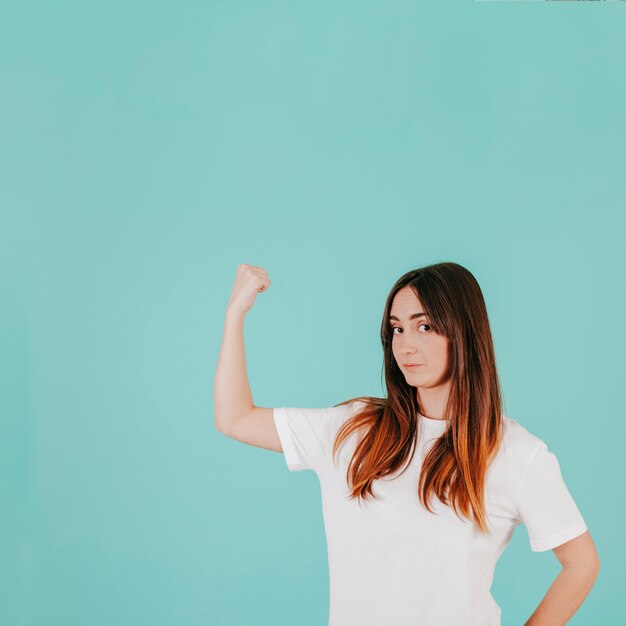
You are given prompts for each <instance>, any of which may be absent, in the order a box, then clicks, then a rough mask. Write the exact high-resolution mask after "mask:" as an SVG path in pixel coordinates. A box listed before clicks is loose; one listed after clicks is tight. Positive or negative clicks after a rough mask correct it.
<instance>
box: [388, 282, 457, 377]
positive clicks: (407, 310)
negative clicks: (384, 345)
mask: <svg viewBox="0 0 626 626" xmlns="http://www.w3.org/2000/svg"><path fill="white" fill-rule="evenodd" d="M389 321H390V325H391V333H392V344H391V345H392V350H393V356H394V358H395V360H396V363H397V364H398V367H399V368H400V370H401V371H402V373H403V374H404V376H405V378H406V382H407V383H408V384H409V385H412V386H413V387H436V386H437V385H440V384H442V383H444V382H446V373H447V370H448V343H449V340H448V338H447V337H444V336H443V335H438V334H436V333H435V331H434V330H432V327H431V325H430V324H429V323H428V317H427V316H426V314H425V313H424V309H423V308H422V305H421V303H420V301H419V299H418V298H417V296H416V295H415V293H414V292H413V290H412V289H411V287H409V286H408V285H407V286H406V287H403V288H402V289H400V290H399V291H398V292H397V293H396V295H395V297H394V299H393V302H392V305H391V313H390V316H389ZM405 363H416V364H417V365H416V366H415V367H407V366H406V365H405Z"/></svg>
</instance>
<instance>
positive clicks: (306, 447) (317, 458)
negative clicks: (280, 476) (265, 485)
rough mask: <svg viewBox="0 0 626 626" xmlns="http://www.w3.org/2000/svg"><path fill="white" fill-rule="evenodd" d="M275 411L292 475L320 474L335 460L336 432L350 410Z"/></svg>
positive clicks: (286, 408)
mask: <svg viewBox="0 0 626 626" xmlns="http://www.w3.org/2000/svg"><path fill="white" fill-rule="evenodd" d="M350 406H352V405H345V404H344V405H340V406H333V407H328V408H320V409H318V408H315V409H303V408H295V407H279V408H275V409H274V423H275V424H276V430H277V431H278V436H279V438H280V443H281V445H282V448H283V452H284V454H285V461H286V463H287V467H288V468H289V471H291V472H294V471H300V470H306V469H308V470H314V471H317V470H318V469H320V468H321V467H322V466H323V465H325V464H326V462H327V461H328V460H329V459H330V458H331V456H332V448H333V444H334V440H335V435H336V433H337V430H338V428H339V426H340V424H341V422H342V421H343V419H344V418H345V417H346V413H347V411H348V409H349V407H350Z"/></svg>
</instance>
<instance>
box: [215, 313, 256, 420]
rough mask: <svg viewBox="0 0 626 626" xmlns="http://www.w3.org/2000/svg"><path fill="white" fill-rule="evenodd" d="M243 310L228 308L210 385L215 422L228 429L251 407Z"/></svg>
mask: <svg viewBox="0 0 626 626" xmlns="http://www.w3.org/2000/svg"><path fill="white" fill-rule="evenodd" d="M244 320H245V313H243V312H239V311H230V310H229V311H227V313H226V318H225V321H224V336H223V338H222V346H221V348H220V354H219V358H218V362H217V371H216V373H215V381H214V387H213V401H214V412H215V424H216V426H217V428H218V430H224V429H227V428H228V426H229V424H231V423H232V421H233V420H236V419H238V418H240V417H241V416H243V415H245V414H246V413H248V412H249V411H250V410H251V409H252V407H253V401H252V392H251V390H250V383H249V381H248V372H247V368H246V354H245V347H244Z"/></svg>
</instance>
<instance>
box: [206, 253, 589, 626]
mask: <svg viewBox="0 0 626 626" xmlns="http://www.w3.org/2000/svg"><path fill="white" fill-rule="evenodd" d="M270 285H271V281H270V280H269V278H268V274H267V272H266V271H265V270H264V269H263V268H260V267H256V266H251V265H241V266H240V267H239V268H238V270H237V276H236V280H235V286H234V289H233V292H232V295H231V298H230V302H229V305H228V309H227V315H226V321H225V330H224V338H223V343H222V347H221V351H220V355H219V360H218V366H217V372H216V377H215V389H214V398H215V417H216V426H217V428H218V430H219V431H220V432H222V433H224V434H226V435H228V436H229V437H232V438H234V439H237V440H238V441H242V442H244V443H248V444H250V445H253V446H257V447H262V448H267V449H269V450H276V451H277V452H284V454H285V460H286V464H287V466H288V468H289V470H291V471H294V470H304V469H308V470H313V471H314V472H316V474H317V475H318V477H319V480H320V486H321V492H322V500H323V514H324V524H325V530H326V539H327V546H328V562H329V575H330V620H329V626H499V625H500V607H499V606H498V605H497V604H496V602H495V601H494V599H493V597H492V596H491V593H490V587H491V583H492V580H493V574H494V568H495V565H496V561H497V560H498V558H499V557H500V555H501V554H502V552H503V550H504V549H505V547H506V545H507V544H508V542H509V541H510V539H511V537H512V535H513V531H514V530H515V527H516V526H517V525H519V524H525V525H526V528H527V530H528V535H529V539H530V548H531V550H533V551H535V552H538V551H544V550H549V549H551V550H553V551H554V554H555V555H556V557H557V558H558V559H559V561H560V562H561V564H562V566H563V567H562V570H561V571H560V573H559V574H558V576H557V577H556V579H555V580H554V582H553V583H552V585H551V586H550V588H549V590H548V592H547V594H546V596H545V597H544V598H543V600H542V601H541V603H540V604H539V606H538V607H537V609H536V610H535V612H534V613H533V614H532V616H531V617H530V618H529V619H528V621H527V622H526V625H527V626H557V625H561V624H565V623H566V622H567V621H568V620H569V619H570V617H571V616H572V615H573V614H574V613H575V612H576V610H577V609H578V608H579V606H580V605H581V603H582V602H583V600H584V599H585V597H586V596H587V594H588V593H589V591H590V590H591V587H592V586H593V584H594V581H595V579H596V577H597V575H598V571H599V559H598V555H597V553H596V550H595V547H594V544H593V541H592V539H591V536H590V535H589V532H588V530H587V526H586V524H585V520H584V519H583V517H582V515H581V513H580V511H579V509H578V508H577V506H576V504H575V502H574V500H573V499H572V496H571V494H570V493H569V491H568V489H567V487H566V485H565V482H564V480H563V477H562V475H561V472H560V467H559V464H558V461H557V458H556V457H555V455H554V454H553V453H552V452H551V451H550V450H549V449H548V447H547V445H546V444H545V443H544V442H543V441H542V440H541V439H539V438H538V437H536V436H535V435H533V434H532V433H530V432H529V431H528V430H527V429H526V428H524V427H523V426H522V425H521V424H519V423H518V422H516V421H515V420H514V419H511V418H509V417H506V416H505V415H503V413H502V404H503V403H502V398H501V393H500V385H499V382H498V375H497V371H496V362H495V355H494V349H493V341H492V336H491V331H490V328H489V321H488V317H487V310H486V307H485V302H484V299H483V295H482V292H481V289H480V287H479V285H478V283H477V282H476V279H475V278H474V276H473V275H472V274H471V273H470V272H469V271H468V270H467V269H466V268H464V267H462V266H461V265H458V264H456V263H438V264H434V265H429V266H427V267H422V268H419V269H416V270H413V271H410V272H408V273H406V274H405V275H404V276H402V277H400V278H399V279H398V281H397V282H396V284H395V285H394V286H393V288H392V289H391V292H390V293H389V296H388V298H387V302H386V305H385V310H384V314H383V319H382V327H381V339H382V345H383V350H384V368H385V381H386V387H387V397H386V398H370V397H365V396H362V397H358V398H353V399H351V400H346V401H344V402H341V403H340V404H337V405H335V406H332V407H328V408H290V407H280V408H274V409H272V408H264V407H257V406H255V405H254V402H253V399H252V395H251V392H250V386H249V383H248V379H247V372H246V364H245V354H244V341H243V323H244V317H245V314H246V313H247V312H248V311H249V310H250V308H251V307H252V305H253V303H254V300H255V298H256V296H257V294H258V293H259V292H261V291H264V290H266V289H267V288H268V287H269V286H270Z"/></svg>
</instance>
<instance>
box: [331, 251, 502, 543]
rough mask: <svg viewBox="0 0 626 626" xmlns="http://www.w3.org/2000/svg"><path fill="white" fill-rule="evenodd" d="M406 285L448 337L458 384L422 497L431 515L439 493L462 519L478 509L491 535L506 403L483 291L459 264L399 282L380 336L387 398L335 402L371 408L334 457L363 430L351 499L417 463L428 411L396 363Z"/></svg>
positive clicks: (347, 429)
mask: <svg viewBox="0 0 626 626" xmlns="http://www.w3.org/2000/svg"><path fill="white" fill-rule="evenodd" d="M407 285H409V286H410V287H411V289H412V290H413V292H414V293H415V295H416V296H417V297H418V299H419V301H420V302H421V304H422V305H423V310H424V312H425V313H426V314H427V316H428V318H429V323H430V325H431V327H432V329H433V331H434V332H436V333H438V334H441V335H443V336H445V337H447V338H448V339H449V342H448V374H449V376H450V378H451V385H450V394H449V397H448V402H447V405H446V415H445V416H446V417H447V418H448V419H449V420H450V425H449V427H448V428H447V429H446V430H445V432H444V433H443V434H442V435H441V436H440V437H439V438H438V439H437V440H436V441H435V443H434V444H433V445H432V447H431V448H430V450H429V451H428V453H427V455H426V457H425V458H424V462H423V465H422V470H421V475H420V480H419V484H418V486H417V490H418V497H419V499H420V502H421V503H422V504H423V505H424V506H425V507H426V509H427V510H428V511H430V512H431V513H432V512H433V511H432V510H431V508H430V504H429V499H430V497H431V495H433V494H434V495H435V496H436V497H437V498H438V499H439V500H440V501H441V502H442V503H444V504H446V505H449V506H452V508H453V509H454V511H455V513H456V514H457V515H459V510H460V511H461V513H462V514H463V515H464V516H465V517H466V518H468V519H469V518H470V509H471V514H472V517H473V520H474V522H475V523H476V525H477V527H478V528H479V529H480V531H481V532H483V533H484V532H488V529H487V518H486V513H485V501H484V486H485V475H486V472H487V468H488V466H489V464H490V463H491V461H492V460H493V458H494V457H495V454H496V453H497V451H498V449H499V446H500V442H501V437H502V410H503V399H502V395H501V390H500V383H499V381H498V374H497V370H496V360H495V353H494V348H493V339H492V336H491V329H490V327H489V319H488V316H487V308H486V306H485V301H484V298H483V294H482V291H481V289H480V286H479V285H478V282H477V281H476V279H475V278H474V276H473V274H472V273H471V272H470V271H469V270H467V269H466V268H464V267H463V266H461V265H459V264H457V263H452V262H445V263H436V264H433V265H428V266H425V267H421V268H419V269H415V270H412V271H410V272H407V273H406V274H404V275H403V276H401V277H400V278H399V279H398V280H397V281H396V283H395V284H394V285H393V287H392V289H391V291H390V293H389V295H388V297H387V302H386V304H385V310H384V312H383V319H382V324H381V331H380V335H381V340H382V344H383V351H384V374H385V381H386V387H387V398H373V397H368V396H359V397H358V398H352V399H350V400H345V401H344V402H340V403H339V404H337V405H335V406H341V405H343V404H348V403H351V402H354V401H355V400H356V401H361V402H364V403H365V407H364V408H362V409H361V410H359V411H358V412H357V413H355V414H354V415H353V416H352V417H350V419H348V420H347V421H346V422H345V423H344V424H343V425H342V426H341V428H340V429H339V432H338V433H337V437H336V439H335V442H334V446H333V459H334V457H335V454H336V452H337V451H338V449H339V447H340V445H341V444H342V442H344V441H345V440H346V439H347V437H348V436H350V435H351V434H352V433H354V432H359V431H360V432H361V433H362V437H361V438H360V440H359V442H358V444H357V445H356V448H355V451H354V454H353V456H352V459H351V460H350V464H349V466H348V471H347V480H348V485H349V487H350V490H351V494H350V498H351V499H352V498H354V497H358V498H364V499H367V497H368V495H371V496H372V497H374V498H376V496H375V495H374V493H373V490H372V484H373V481H374V480H375V479H377V478H382V477H384V476H388V475H390V474H394V473H395V472H396V471H397V470H398V469H399V468H401V467H402V466H403V465H405V463H406V462H407V459H408V463H410V461H411V459H412V458H413V454H414V452H415V445H414V444H415V443H416V442H417V436H418V432H419V430H418V421H417V420H418V419H419V415H418V414H419V413H421V409H420V406H419V401H418V395H417V393H416V391H417V390H416V388H415V387H413V386H412V385H409V384H408V383H407V382H406V380H405V378H404V375H403V374H402V372H401V370H400V368H399V367H398V364H397V363H396V360H395V358H394V355H393V352H392V347H391V344H392V330H391V325H390V322H389V315H390V311H391V305H392V303H393V299H394V297H395V295H396V293H397V292H398V291H399V290H400V289H402V288H403V287H405V286H407ZM408 463H406V464H407V466H408ZM405 469H406V467H405ZM403 471H404V470H403Z"/></svg>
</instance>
